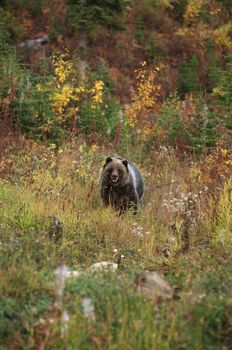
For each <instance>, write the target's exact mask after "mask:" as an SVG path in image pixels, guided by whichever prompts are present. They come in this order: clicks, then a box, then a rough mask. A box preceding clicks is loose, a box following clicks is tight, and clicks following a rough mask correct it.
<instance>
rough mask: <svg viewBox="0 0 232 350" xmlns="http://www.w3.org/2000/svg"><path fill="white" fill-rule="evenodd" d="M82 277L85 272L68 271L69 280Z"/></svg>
mask: <svg viewBox="0 0 232 350" xmlns="http://www.w3.org/2000/svg"><path fill="white" fill-rule="evenodd" d="M81 275H83V272H82V271H78V270H73V271H67V273H66V277H67V278H77V277H80V276H81Z"/></svg>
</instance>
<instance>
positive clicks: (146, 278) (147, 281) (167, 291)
mask: <svg viewBox="0 0 232 350" xmlns="http://www.w3.org/2000/svg"><path fill="white" fill-rule="evenodd" d="M136 284H137V287H138V289H139V291H140V292H141V293H144V294H146V295H148V296H150V297H152V298H158V297H161V298H164V299H170V298H172V296H173V293H174V289H173V287H172V286H171V285H170V284H169V283H168V282H167V281H166V280H165V279H164V278H163V277H162V276H161V275H160V274H158V273H157V272H155V271H146V270H145V271H144V272H143V273H142V274H141V275H140V276H138V277H137V280H136Z"/></svg>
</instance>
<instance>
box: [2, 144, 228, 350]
mask: <svg viewBox="0 0 232 350" xmlns="http://www.w3.org/2000/svg"><path fill="white" fill-rule="evenodd" d="M109 147H110V146H109ZM109 147H107V148H106V147H105V146H102V145H99V146H98V145H96V144H93V145H92V146H88V145H86V144H85V141H84V140H81V141H80V140H79V141H78V140H73V141H72V142H69V143H67V144H66V145H64V146H63V147H59V148H58V149H57V148H56V146H55V145H51V146H49V147H48V146H46V145H41V144H40V145H38V144H36V143H35V142H32V141H27V140H25V138H22V137H19V139H18V140H17V142H15V141H11V142H9V145H8V147H6V149H5V159H6V161H5V164H4V166H3V163H2V167H1V170H2V171H1V178H2V179H1V182H0V205H1V212H0V222H1V282H0V285H1V308H0V309H1V313H0V317H1V318H0V325H1V327H0V329H1V337H0V339H1V349H64V348H65V349H79V348H80V349H93V348H94V349H116V348H121V349H133V348H135V349H230V346H231V312H232V309H231V286H232V277H231V276H232V274H231V272H232V264H231V217H232V216H231V210H232V201H231V195H232V192H231V185H232V183H231V177H230V176H227V178H226V171H225V169H227V166H226V168H225V169H224V168H223V167H224V165H225V163H226V162H228V159H229V156H230V154H229V151H226V150H224V151H223V150H218V151H217V152H221V153H220V157H219V156H218V155H217V154H216V152H215V154H214V157H213V156H212V155H211V156H208V157H206V158H205V159H204V162H203V163H202V164H201V163H200V162H199V160H196V161H195V160H194V158H193V157H186V156H185V157H180V156H179V157H178V156H177V155H176V153H175V152H174V150H173V149H172V148H171V147H160V148H159V149H157V150H153V151H151V152H150V153H149V155H147V156H145V154H142V152H141V149H140V150H139V149H138V150H137V152H134V149H133V150H130V149H128V150H127V152H128V154H127V155H126V156H127V157H128V158H129V159H132V160H133V161H134V162H135V163H136V164H137V165H138V166H139V167H140V169H141V172H142V174H143V176H144V179H145V184H146V193H145V197H144V200H143V204H142V208H141V211H140V213H139V214H138V216H137V217H134V215H133V214H132V213H129V212H128V213H127V214H126V215H123V216H118V213H117V212H115V211H114V210H113V209H111V208H104V207H103V205H102V203H101V199H100V195H99V185H98V179H99V171H100V169H101V168H102V165H103V164H104V161H105V157H106V156H107V155H109V154H113V152H114V150H113V149H110V148H109ZM7 152H8V157H6V153H7ZM223 156H224V157H223ZM207 162H209V164H210V166H209V168H208V165H207V164H208V163H207ZM213 167H214V168H213ZM212 169H214V172H213V174H212ZM216 169H218V171H219V173H220V176H221V174H222V171H223V169H224V171H225V172H224V178H226V180H224V178H223V181H222V183H221V187H220V188H219V186H218V185H217V186H218V188H215V183H217V184H218V178H217V172H216V171H217V170H216ZM227 170H228V169H227ZM207 172H208V173H207ZM210 174H211V176H210ZM227 175H228V174H227ZM54 216H56V217H57V218H58V219H59V221H60V227H61V235H60V236H59V237H58V239H57V236H56V234H57V231H56V230H54V227H52V226H53V222H54ZM100 261H109V262H114V263H117V264H118V269H117V271H116V272H112V271H110V270H109V271H107V270H105V271H104V270H103V271H102V272H98V273H94V274H88V273H87V274H83V275H81V276H79V277H73V278H68V279H66V281H65V282H64V281H63V280H62V277H61V278H60V279H59V278H58V279H57V275H56V270H57V268H59V267H62V266H63V267H66V268H70V269H71V270H75V271H85V270H87V269H88V268H89V267H90V266H91V265H92V264H94V263H96V262H100ZM144 270H149V271H157V272H159V273H160V274H161V275H163V276H164V278H165V279H166V280H167V281H168V282H169V283H170V284H171V285H172V286H173V288H174V295H173V298H171V299H167V300H165V299H164V300H162V298H161V299H158V300H156V299H155V300H154V299H153V298H151V297H149V296H147V295H144V294H143V293H140V291H139V290H138V288H137V286H136V283H135V281H136V277H137V276H139V274H141V272H142V271H144ZM84 298H87V300H89V301H90V302H91V310H92V311H91V315H89V314H88V312H87V314H86V313H85V312H84V308H83V299H84Z"/></svg>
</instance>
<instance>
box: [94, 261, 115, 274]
mask: <svg viewBox="0 0 232 350" xmlns="http://www.w3.org/2000/svg"><path fill="white" fill-rule="evenodd" d="M117 268H118V264H116V263H113V262H110V261H100V262H97V263H95V264H93V265H91V266H90V267H89V268H88V271H89V272H92V273H93V272H100V271H111V272H113V271H116V270H117Z"/></svg>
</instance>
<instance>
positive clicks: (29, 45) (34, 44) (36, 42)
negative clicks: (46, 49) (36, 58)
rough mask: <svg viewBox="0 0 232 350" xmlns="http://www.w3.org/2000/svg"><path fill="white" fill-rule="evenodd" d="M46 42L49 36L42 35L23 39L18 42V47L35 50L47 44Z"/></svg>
mask: <svg viewBox="0 0 232 350" xmlns="http://www.w3.org/2000/svg"><path fill="white" fill-rule="evenodd" d="M48 42H49V36H48V35H44V36H42V37H40V38H37V39H28V40H25V41H23V42H22V43H21V44H20V47H21V48H23V49H29V50H37V49H39V48H41V47H42V46H43V45H45V44H47V43H48Z"/></svg>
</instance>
